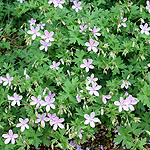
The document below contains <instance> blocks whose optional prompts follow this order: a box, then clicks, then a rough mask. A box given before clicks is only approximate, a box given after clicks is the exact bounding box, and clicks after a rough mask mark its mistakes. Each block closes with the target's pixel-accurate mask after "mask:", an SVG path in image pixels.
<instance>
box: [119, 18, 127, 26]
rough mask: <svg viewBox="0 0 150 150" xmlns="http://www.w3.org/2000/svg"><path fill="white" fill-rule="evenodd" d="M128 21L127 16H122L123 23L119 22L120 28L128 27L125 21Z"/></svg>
mask: <svg viewBox="0 0 150 150" xmlns="http://www.w3.org/2000/svg"><path fill="white" fill-rule="evenodd" d="M126 21H127V18H123V17H121V22H122V23H119V24H118V28H120V27H121V26H123V27H126V26H127V25H126V23H125V22H126Z"/></svg>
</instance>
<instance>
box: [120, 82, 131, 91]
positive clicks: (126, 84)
mask: <svg viewBox="0 0 150 150" xmlns="http://www.w3.org/2000/svg"><path fill="white" fill-rule="evenodd" d="M129 85H131V83H130V82H129V81H124V80H123V84H122V85H121V88H122V89H123V88H124V87H125V88H126V89H128V87H129Z"/></svg>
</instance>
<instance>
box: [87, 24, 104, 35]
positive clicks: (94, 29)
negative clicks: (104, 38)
mask: <svg viewBox="0 0 150 150" xmlns="http://www.w3.org/2000/svg"><path fill="white" fill-rule="evenodd" d="M89 30H90V31H92V32H93V34H94V37H97V36H100V35H101V34H100V33H97V32H98V31H99V30H100V28H96V26H94V28H93V30H92V29H91V28H89Z"/></svg>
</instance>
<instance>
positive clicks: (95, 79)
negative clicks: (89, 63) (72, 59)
mask: <svg viewBox="0 0 150 150" xmlns="http://www.w3.org/2000/svg"><path fill="white" fill-rule="evenodd" d="M86 79H87V81H88V82H87V85H89V84H90V83H92V84H93V83H94V82H96V81H97V80H98V78H94V74H93V73H92V74H91V77H89V76H88V77H87V78H86Z"/></svg>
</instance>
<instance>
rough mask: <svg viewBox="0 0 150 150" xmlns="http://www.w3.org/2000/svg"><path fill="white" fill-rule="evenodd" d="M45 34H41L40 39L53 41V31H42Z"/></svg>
mask: <svg viewBox="0 0 150 150" xmlns="http://www.w3.org/2000/svg"><path fill="white" fill-rule="evenodd" d="M44 33H45V35H41V38H42V39H46V40H45V41H46V42H49V41H54V38H53V37H52V36H53V35H54V32H50V33H49V32H48V31H47V30H45V31H44Z"/></svg>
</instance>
